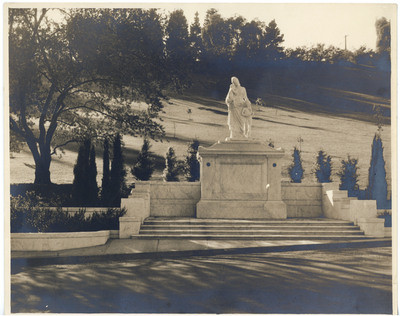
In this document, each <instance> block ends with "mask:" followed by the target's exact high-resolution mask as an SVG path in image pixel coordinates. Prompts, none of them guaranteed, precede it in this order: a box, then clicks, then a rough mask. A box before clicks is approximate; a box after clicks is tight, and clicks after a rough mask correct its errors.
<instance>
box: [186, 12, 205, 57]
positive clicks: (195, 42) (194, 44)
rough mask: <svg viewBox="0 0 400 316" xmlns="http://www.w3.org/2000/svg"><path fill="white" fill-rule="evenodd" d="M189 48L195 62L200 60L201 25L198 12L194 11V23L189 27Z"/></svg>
mask: <svg viewBox="0 0 400 316" xmlns="http://www.w3.org/2000/svg"><path fill="white" fill-rule="evenodd" d="M189 39H190V47H191V48H192V56H193V57H194V59H195V61H196V62H199V61H200V60H201V54H202V52H203V43H202V41H201V25H200V18H199V12H197V11H196V13H195V15H194V21H193V23H192V24H191V25H190V35H189Z"/></svg>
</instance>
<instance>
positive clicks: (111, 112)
mask: <svg viewBox="0 0 400 316" xmlns="http://www.w3.org/2000/svg"><path fill="white" fill-rule="evenodd" d="M51 10H52V9H42V10H38V9H10V11H9V31H10V32H9V56H10V59H9V69H10V70H9V75H10V99H9V104H10V130H11V133H15V134H16V135H18V136H19V139H23V141H24V142H26V143H27V145H28V147H29V149H30V151H31V152H32V155H33V158H34V161H35V165H36V169H35V183H50V172H49V167H50V163H51V156H52V155H54V154H56V153H57V150H58V149H61V148H62V147H63V146H65V145H66V144H68V143H71V142H80V141H82V140H83V139H86V138H91V139H101V138H105V137H107V136H110V135H112V134H114V133H115V132H116V131H120V132H121V133H124V134H125V133H128V134H131V135H140V134H144V135H147V136H150V137H159V136H161V135H163V128H162V126H161V125H160V124H159V123H157V122H156V121H155V120H154V119H155V118H157V114H158V112H159V110H160V109H161V102H160V99H161V98H162V97H163V95H162V93H161V89H162V87H163V85H165V84H166V79H165V71H163V69H165V67H163V63H164V55H163V53H162V51H163V32H162V27H161V22H160V17H159V15H158V14H157V12H156V11H155V10H148V11H144V10H140V9H133V10H109V9H104V10H97V9H96V10H95V9H79V10H69V11H61V10H58V12H59V13H60V14H61V15H62V21H61V22H57V21H54V20H51V19H50V18H49V16H48V13H49V11H51ZM132 101H144V102H146V103H147V104H148V105H149V106H148V108H147V109H146V111H139V110H137V109H135V108H134V107H133V106H132Z"/></svg>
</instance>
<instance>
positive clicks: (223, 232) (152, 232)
mask: <svg viewBox="0 0 400 316" xmlns="http://www.w3.org/2000/svg"><path fill="white" fill-rule="evenodd" d="M148 234H150V235H175V234H180V235H200V234H203V235H205V236H208V235H263V236H269V235H363V234H364V233H363V232H362V231H360V230H351V231H348V230H332V231H323V230H318V231H306V230H303V231H299V230H296V231H292V230H289V231H280V230H264V229H262V230H261V229H249V230H235V229H226V230H214V229H210V230H201V229H191V230H182V229H147V230H143V229H141V230H140V232H139V235H148Z"/></svg>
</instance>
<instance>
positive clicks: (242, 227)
mask: <svg viewBox="0 0 400 316" xmlns="http://www.w3.org/2000/svg"><path fill="white" fill-rule="evenodd" d="M249 228H251V229H271V230H305V229H307V230H312V231H318V230H323V231H328V230H357V229H359V228H358V227H357V226H350V225H326V226H323V225H319V226H317V225H311V226H304V225H285V226H284V225H258V224H253V225H243V224H232V225H227V224H225V225H211V224H210V225H202V224H191V225H187V224H170V225H158V224H154V225H153V224H147V223H145V224H143V225H142V227H141V229H142V230H149V229H182V230H183V229H191V230H193V229H214V230H223V229H235V230H247V229H249Z"/></svg>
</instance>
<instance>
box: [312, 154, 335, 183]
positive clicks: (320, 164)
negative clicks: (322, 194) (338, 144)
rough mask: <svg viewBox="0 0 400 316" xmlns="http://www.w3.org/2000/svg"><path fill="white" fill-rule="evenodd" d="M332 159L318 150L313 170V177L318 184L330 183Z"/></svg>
mask: <svg viewBox="0 0 400 316" xmlns="http://www.w3.org/2000/svg"><path fill="white" fill-rule="evenodd" d="M331 160H332V158H331V156H327V154H326V153H325V152H324V151H322V150H320V151H319V152H318V156H317V168H316V170H315V176H316V177H317V180H318V182H319V183H326V182H332V179H331V173H332V161H331Z"/></svg>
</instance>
